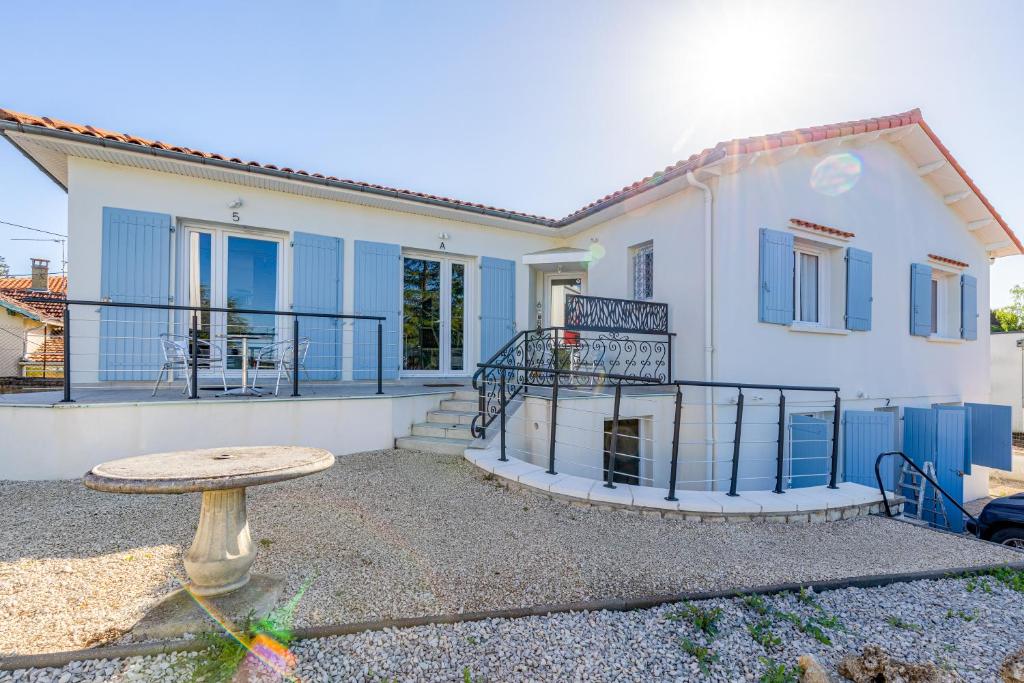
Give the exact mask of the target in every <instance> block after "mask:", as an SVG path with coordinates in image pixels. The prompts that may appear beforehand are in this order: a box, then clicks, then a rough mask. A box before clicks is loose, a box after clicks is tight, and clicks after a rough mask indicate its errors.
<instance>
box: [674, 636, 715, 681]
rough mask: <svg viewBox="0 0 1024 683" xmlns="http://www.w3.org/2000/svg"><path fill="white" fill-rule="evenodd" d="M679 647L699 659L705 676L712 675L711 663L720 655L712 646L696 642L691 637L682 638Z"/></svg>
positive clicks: (698, 662)
mask: <svg viewBox="0 0 1024 683" xmlns="http://www.w3.org/2000/svg"><path fill="white" fill-rule="evenodd" d="M679 647H681V648H682V650H683V652H685V653H686V654H688V655H690V656H691V657H693V658H694V659H696V660H697V666H698V667H700V671H701V673H702V674H704V675H705V676H709V675H711V665H712V664H714V663H716V662H717V661H718V655H717V654H715V653H714V652H712V650H711V648H709V647H708V646H706V645H701V644H700V643H695V642H694V641H692V640H690V639H689V638H680V639H679Z"/></svg>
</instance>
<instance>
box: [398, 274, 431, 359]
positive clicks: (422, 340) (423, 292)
mask: <svg viewBox="0 0 1024 683" xmlns="http://www.w3.org/2000/svg"><path fill="white" fill-rule="evenodd" d="M402 284H403V294H402V297H403V314H404V322H403V329H402V337H403V351H404V356H405V358H404V368H405V369H406V370H439V369H440V367H441V262H440V261H431V260H427V259H416V258H407V259H405V261H404V274H403V283H402Z"/></svg>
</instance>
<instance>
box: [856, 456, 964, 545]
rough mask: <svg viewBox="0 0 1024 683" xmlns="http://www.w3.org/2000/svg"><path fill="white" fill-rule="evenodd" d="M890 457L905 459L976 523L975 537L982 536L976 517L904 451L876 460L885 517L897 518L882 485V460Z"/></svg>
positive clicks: (876, 473)
mask: <svg viewBox="0 0 1024 683" xmlns="http://www.w3.org/2000/svg"><path fill="white" fill-rule="evenodd" d="M890 455H898V456H900V457H901V458H903V460H904V462H906V463H908V464H909V465H910V466H911V467H913V468H914V469H915V470H917V473H918V474H920V475H921V476H922V477H924V478H925V479H926V480H927V481H928V483H929V484H931V485H932V486H934V487H935V490H936V491H938V492H939V493H941V494H942V495H944V496H945V497H946V498H947V499H948V500H949V502H951V503H952V504H953V505H955V506H956V508H957V509H958V510H960V512H962V513H964V514H965V515H967V516H968V517H969V518H970V519H971V521H972V522H974V535H975V536H978V535H980V533H981V525H980V524H979V523H978V518H977V517H975V516H974V515H972V514H971V513H970V512H968V511H967V510H966V509H964V506H963V505H961V504H960V503H959V502H958V501H957V500H956V499H955V498H954V497H953V496H951V495H949V493H948V492H947V491H946V489H944V488H942V487H941V486H940V485H939V482H937V481H935V480H934V479H932V478H931V477H930V476H928V475H927V474H926V473H925V471H924V470H923V469H921V468H920V467H918V465H917V463H916V462H914V461H913V460H911V459H910V458H909V457H908V456H907V454H906V453H904V452H903V451H886V452H885V453H879V454H878V457H877V458H875V480H876V481H877V482H878V491H879V492H880V493H881V494H882V505H884V506H885V516H886V517H894V516H895V515H893V514H892V508H890V507H889V497H888V496H886V495H885V485H884V484H882V471H881V466H882V458H885V457H887V456H890ZM893 493H896V492H895V491H894V492H893Z"/></svg>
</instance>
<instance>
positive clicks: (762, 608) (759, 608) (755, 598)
mask: <svg viewBox="0 0 1024 683" xmlns="http://www.w3.org/2000/svg"><path fill="white" fill-rule="evenodd" d="M743 604H744V605H746V606H747V607H749V608H750V609H752V610H754V611H755V612H757V613H758V614H760V615H761V616H765V615H767V614H770V613H771V611H772V608H771V607H769V606H768V603H767V601H765V599H764V598H763V597H762V596H760V595H748V596H746V597H744V598H743Z"/></svg>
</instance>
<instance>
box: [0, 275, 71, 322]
mask: <svg viewBox="0 0 1024 683" xmlns="http://www.w3.org/2000/svg"><path fill="white" fill-rule="evenodd" d="M31 286H32V278H30V277H4V278H0V299H3V300H4V301H6V302H7V303H9V304H11V305H13V306H17V307H19V308H22V309H25V310H28V311H31V312H33V313H35V314H36V315H38V316H40V317H43V318H54V319H60V318H61V317H62V316H63V315H64V306H63V305H62V303H61V302H63V301H64V299H66V298H67V290H68V279H67V277H66V276H64V275H51V276H50V277H49V291H46V292H38V291H35V290H32V289H29V287H31ZM30 298H32V299H40V298H41V299H51V300H52V303H50V302H45V303H38V302H27V301H25V299H30Z"/></svg>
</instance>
